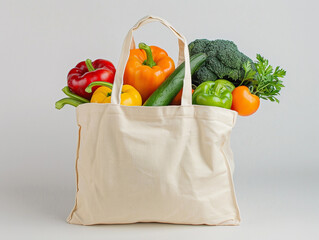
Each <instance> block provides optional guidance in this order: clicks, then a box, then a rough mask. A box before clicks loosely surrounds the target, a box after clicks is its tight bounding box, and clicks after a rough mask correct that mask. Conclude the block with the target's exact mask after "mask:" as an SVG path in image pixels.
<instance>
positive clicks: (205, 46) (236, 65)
mask: <svg viewBox="0 0 319 240" xmlns="http://www.w3.org/2000/svg"><path fill="white" fill-rule="evenodd" d="M188 47H189V51H190V55H191V56H192V55H194V54H197V53H200V52H201V53H206V54H207V59H206V61H205V63H204V64H203V65H202V66H201V67H200V68H199V69H198V70H197V71H196V72H195V73H194V74H193V76H192V82H193V84H195V85H197V86H198V85H199V84H201V83H202V82H205V81H208V80H212V81H215V80H217V79H220V78H222V79H226V80H229V81H232V82H233V83H235V82H236V81H237V83H238V84H239V83H240V81H241V80H242V78H243V76H244V73H245V71H244V69H243V64H244V63H245V62H247V61H249V62H252V60H251V59H250V58H249V57H247V56H246V55H245V54H243V53H242V52H240V51H239V50H238V48H237V46H236V44H235V43H233V42H232V41H228V40H220V39H218V40H213V41H210V40H207V39H197V40H195V41H193V42H191V43H190V44H189V46H188ZM238 80H239V81H238ZM235 85H237V84H236V83H235Z"/></svg>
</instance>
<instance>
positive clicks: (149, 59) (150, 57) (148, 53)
mask: <svg viewBox="0 0 319 240" xmlns="http://www.w3.org/2000/svg"><path fill="white" fill-rule="evenodd" d="M138 47H139V49H143V50H144V51H145V53H146V56H147V59H146V60H145V61H144V62H143V64H144V65H147V66H149V67H151V68H152V67H154V66H156V63H155V62H154V59H153V55H152V50H151V48H150V46H148V45H146V44H145V43H140V44H139V45H138Z"/></svg>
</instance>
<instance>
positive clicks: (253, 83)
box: [240, 54, 286, 103]
mask: <svg viewBox="0 0 319 240" xmlns="http://www.w3.org/2000/svg"><path fill="white" fill-rule="evenodd" d="M256 58H257V62H255V63H251V62H249V61H247V62H245V63H244V64H243V69H244V71H245V74H244V78H243V80H242V82H241V84H240V85H245V86H247V87H248V88H249V90H250V92H251V93H252V94H255V95H257V96H258V97H259V98H262V99H265V100H267V99H268V100H270V101H272V102H275V101H276V102H277V103H279V100H278V98H277V96H278V95H280V90H281V88H282V87H284V85H283V83H282V80H281V78H283V77H284V76H285V75H286V71H285V70H283V69H282V68H280V67H279V66H277V67H276V68H275V70H274V69H273V67H272V66H271V65H269V63H268V60H267V59H265V58H264V57H262V56H261V55H260V54H257V57H256ZM252 64H253V66H252Z"/></svg>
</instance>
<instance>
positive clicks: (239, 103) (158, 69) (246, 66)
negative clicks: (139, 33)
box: [55, 39, 286, 116]
mask: <svg viewBox="0 0 319 240" xmlns="http://www.w3.org/2000/svg"><path fill="white" fill-rule="evenodd" d="M138 46H139V48H138V49H131V51H130V56H129V59H128V62H127V64H126V68H125V72H124V79H123V82H124V85H123V87H122V94H121V104H122V105H126V106H142V105H143V106H167V105H180V103H181V95H182V87H183V79H184V74H185V63H182V64H181V65H179V66H178V67H177V68H176V69H175V64H174V61H173V60H172V58H170V57H169V56H168V54H167V53H166V51H165V50H163V49H161V48H159V47H157V46H148V45H146V44H145V43H140V44H139V45H138ZM189 50H190V65H191V74H192V83H193V88H194V89H193V97H192V101H193V104H194V105H207V106H215V107H222V108H226V109H232V110H235V111H237V112H238V114H239V115H241V116H249V115H251V114H253V113H255V112H256V111H257V110H258V108H259V105H260V98H261V99H264V100H270V101H272V102H278V103H279V100H278V98H277V97H278V95H279V94H280V91H281V88H282V87H284V85H283V82H282V78H283V77H284V76H285V75H286V71H285V70H283V69H281V68H280V67H276V68H273V67H272V66H271V65H269V62H268V60H267V59H265V58H264V57H262V56H261V55H260V54H257V58H256V61H255V62H254V61H252V60H251V59H250V58H249V57H247V56H246V55H245V54H243V53H242V52H240V51H239V50H238V48H237V46H236V45H235V44H234V43H233V42H232V41H228V40H213V41H210V40H207V39H197V40H195V41H193V42H191V43H190V44H189ZM115 72H116V70H115V67H114V65H113V64H112V63H111V62H110V61H107V60H103V59H97V60H95V61H93V62H92V61H91V60H90V59H87V60H86V61H83V62H80V63H78V64H77V65H76V66H75V68H73V69H71V70H70V72H69V74H68V77H67V79H68V81H67V84H68V86H66V87H64V88H63V89H62V91H63V92H64V93H65V94H66V95H67V96H68V97H67V98H63V99H61V100H59V101H57V102H56V104H55V106H56V108H57V109H61V108H62V107H63V106H64V105H65V104H69V105H72V106H75V107H77V106H78V105H80V104H84V103H89V102H91V103H99V104H106V103H111V94H112V84H113V81H114V76H115Z"/></svg>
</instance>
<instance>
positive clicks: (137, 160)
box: [67, 16, 240, 225]
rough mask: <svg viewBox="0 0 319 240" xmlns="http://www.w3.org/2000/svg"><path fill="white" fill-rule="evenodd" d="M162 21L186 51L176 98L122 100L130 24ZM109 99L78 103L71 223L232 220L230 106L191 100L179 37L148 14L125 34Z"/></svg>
mask: <svg viewBox="0 0 319 240" xmlns="http://www.w3.org/2000/svg"><path fill="white" fill-rule="evenodd" d="M154 21H157V22H161V23H162V24H164V25H165V26H166V27H168V28H169V29H170V30H171V31H172V32H173V33H174V34H175V35H176V37H177V38H178V40H179V47H180V54H179V55H180V59H179V60H180V61H183V60H184V59H185V78H184V88H183V96H182V104H181V106H163V107H144V106H122V105H119V103H120V96H121V94H120V93H121V92H120V89H121V86H122V84H123V82H122V81H123V73H124V69H125V65H126V61H127V59H128V56H129V50H130V45H131V42H132V36H133V32H134V31H135V30H137V29H138V28H139V27H141V26H142V25H145V24H146V23H150V22H154ZM111 102H112V103H110V104H95V103H88V104H82V105H80V106H78V107H77V109H76V111H77V122H78V126H79V142H78V150H77V159H76V174H77V193H76V201H75V206H74V209H73V210H72V212H71V214H70V216H69V217H68V219H67V221H68V222H69V223H72V224H83V225H92V224H123V223H135V222H163V223H176V224H208V225H238V224H239V222H240V216H239V210H238V206H237V202H236V197H235V193H234V185H233V180H232V171H231V163H232V161H233V157H232V152H231V149H230V133H231V130H232V128H233V126H234V124H235V120H236V116H237V114H236V112H234V111H231V110H227V109H224V108H218V107H210V106H199V105H192V99H191V74H190V63H189V52H188V47H187V43H186V40H185V37H184V36H183V35H181V34H180V33H178V32H177V31H176V30H175V29H174V28H173V27H172V26H171V25H170V24H169V23H168V22H166V21H165V20H163V19H161V18H158V17H154V16H147V17H145V18H143V19H141V20H140V21H139V22H138V23H137V24H136V25H135V26H134V27H133V28H132V29H131V30H130V31H129V32H128V34H127V36H126V38H125V41H124V44H123V49H122V53H121V57H120V62H119V65H118V68H117V73H116V76H115V82H114V87H113V94H112V101H111Z"/></svg>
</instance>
